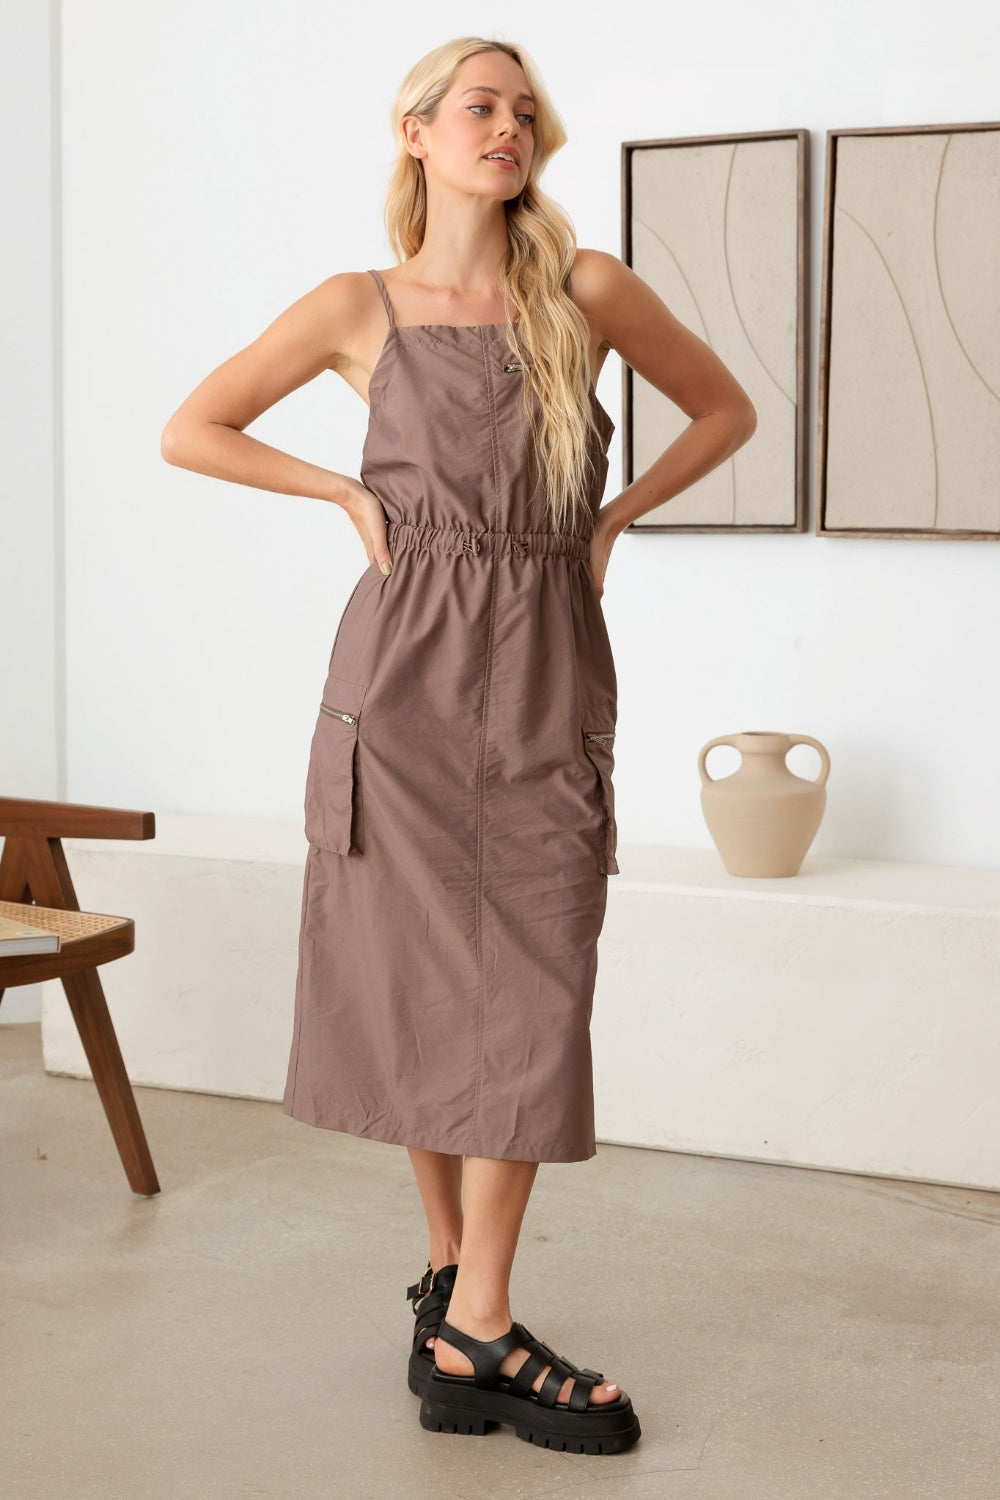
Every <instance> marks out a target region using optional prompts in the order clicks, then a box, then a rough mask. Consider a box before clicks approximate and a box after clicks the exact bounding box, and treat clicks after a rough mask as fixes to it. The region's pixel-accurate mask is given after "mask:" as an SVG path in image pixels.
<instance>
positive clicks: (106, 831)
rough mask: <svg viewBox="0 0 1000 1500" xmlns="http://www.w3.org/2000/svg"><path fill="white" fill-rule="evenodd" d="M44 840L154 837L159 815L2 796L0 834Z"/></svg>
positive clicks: (130, 809)
mask: <svg viewBox="0 0 1000 1500" xmlns="http://www.w3.org/2000/svg"><path fill="white" fill-rule="evenodd" d="M7 834H17V835H20V836H22V837H24V836H29V837H35V838H45V839H155V837H156V817H155V814H153V813H151V812H136V811H134V810H133V809H132V808H127V807H88V806H87V805H86V804H84V803H82V802H40V801H37V800H36V799H35V798H32V797H0V835H2V836H5V835H7Z"/></svg>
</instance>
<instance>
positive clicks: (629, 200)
mask: <svg viewBox="0 0 1000 1500" xmlns="http://www.w3.org/2000/svg"><path fill="white" fill-rule="evenodd" d="M808 206H809V132H808V130H772V131H752V132H748V133H746V134H741V135H712V136H681V137H674V138H668V139H664V140H646V141H625V142H623V145H622V249H623V259H624V261H625V263H626V264H627V265H629V266H630V267H631V268H632V269H633V270H634V271H635V272H636V273H637V274H638V275H640V276H641V277H642V278H643V280H644V281H646V282H648V283H649V285H651V286H652V287H653V289H654V291H656V292H657V293H658V294H659V295H660V296H661V297H662V298H663V301H664V302H665V303H666V304H667V306H668V307H669V308H670V310H671V312H673V313H674V315H675V316H676V317H678V318H679V319H680V321H681V322H682V323H684V324H685V325H686V326H687V327H689V328H691V329H692V330H693V331H694V332H695V333H697V334H698V336H699V337H700V338H702V339H704V341H705V342H706V343H707V344H709V345H710V347H711V348H712V349H714V350H715V352H716V353H717V354H718V355H719V357H720V359H722V360H723V362H724V363H725V364H726V365H727V367H728V368H729V369H731V370H732V372H733V374H734V375H735V376H736V378H737V379H738V380H739V382H740V384H741V385H742V386H743V387H744V389H745V390H746V391H747V393H748V395H749V396H750V399H751V400H752V401H753V402H754V405H755V406H756V407H757V414H758V425H757V431H756V432H755V433H754V436H753V438H752V439H751V441H750V442H749V443H747V444H745V445H744V446H743V447H742V448H741V449H740V450H739V451H738V452H737V453H736V454H734V455H733V457H732V458H730V459H729V460H727V461H726V462H725V463H724V464H720V465H718V466H717V467H716V469H714V470H713V471H712V472H711V473H709V474H706V475H704V476H703V477H702V478H701V479H699V480H697V481H696V482H695V483H694V484H693V485H690V486H689V487H688V488H687V489H686V490H684V491H682V492H681V493H680V494H679V495H676V496H674V497H673V498H672V499H670V500H667V501H665V502H664V504H663V505H660V506H657V507H656V508H655V509H654V510H652V511H648V512H647V513H646V515H644V516H640V517H639V518H638V520H636V521H633V522H631V523H630V525H629V526H628V527H627V528H626V529H627V530H629V531H694V532H717V531H718V532H748V531H760V532H782V531H789V532H802V531H805V530H806V529H807V526H808V522H807V493H808V470H809V456H808V432H809V422H808V419H809V411H808V352H809V351H808V325H809V296H808V288H809V217H808ZM622 381H623V388H622V413H623V424H622V425H623V432H622V443H623V450H624V451H623V469H624V485H625V487H627V486H628V485H629V484H631V483H632V481H633V479H634V478H635V477H636V475H637V474H640V473H643V472H644V471H645V470H646V469H647V468H648V467H649V466H650V464H651V463H652V462H654V461H655V459H656V458H657V457H658V456H659V454H660V453H661V452H662V451H663V449H664V448H666V447H668V446H669V444H670V443H671V442H672V441H673V439H674V438H675V437H676V436H677V435H678V434H679V433H680V432H681V431H682V430H683V428H684V427H686V426H687V423H688V420H689V419H688V417H687V416H686V414H685V413H684V412H683V411H681V410H680V408H679V407H677V406H676V405H675V404H674V403H673V402H671V401H669V400H668V399H667V397H665V396H664V395H663V394H662V392H660V391H658V390H657V389H656V388H655V387H654V386H652V385H651V384H650V383H649V382H648V381H645V380H644V379H643V378H642V377H641V376H640V375H638V374H637V373H636V372H635V371H633V370H632V369H631V368H630V367H629V366H628V365H626V364H625V363H624V362H623V367H622Z"/></svg>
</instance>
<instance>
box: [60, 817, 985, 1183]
mask: <svg viewBox="0 0 1000 1500" xmlns="http://www.w3.org/2000/svg"><path fill="white" fill-rule="evenodd" d="M67 852H68V858H69V863H70V868H71V871H72V872H73V875H74V879H75V882H76V887H77V894H78V896H79V898H80V904H81V905H82V906H84V907H86V908H89V909H91V910H95V911H107V912H113V913H116V914H121V915H125V916H131V917H133V918H134V919H135V923H136V951H135V953H133V954H131V955H130V956H129V957H128V958H125V959H120V960H118V961H117V962H116V963H113V964H109V965H107V966H106V967H105V968H104V969H103V970H102V976H103V979H104V985H105V990H106V993H107V995H108V1002H109V1005H110V1007H111V1011H112V1015H113V1017H114V1020H115V1026H116V1029H117V1031H118V1035H119V1038H120V1040H121V1045H122V1051H123V1054H124V1056H125V1060H126V1063H127V1066H128V1069H129V1074H130V1076H131V1078H132V1079H133V1081H134V1082H136V1083H142V1084H152V1085H156V1086H159V1087H164V1088H176V1089H193V1090H197V1091H200V1092H205V1093H217V1094H229V1095H235V1096H238V1097H249V1098H257V1099H267V1100H279V1099H280V1098H281V1093H282V1089H283V1086H284V1075H285V1065H286V1062H287V1056H288V1046H289V1042H290V1038H291V1025H292V1006H293V997H294V985H295V960H296V943H297V936H298V922H299V912H300V903H301V894H302V867H303V863H304V860H305V855H306V845H305V840H304V837H303V835H302V830H301V826H300V825H299V824H298V822H296V821H285V820H267V819H226V818H213V817H196V816H188V815H184V816H182V815H161V816H159V817H158V818H157V837H156V839H155V840H154V841H151V842H149V843H146V844H124V843H122V844H107V843H104V842H102V841H99V840H86V839H75V840H72V841H68V842H67ZM619 864H620V867H621V872H622V873H621V874H620V875H614V876H611V877H610V879H609V899H608V916H607V921H606V924H605V929H604V933H603V935H602V937H601V947H600V956H599V965H598V980H597V995H596V998H595V1005H594V1017H593V1028H592V1032H593V1042H594V1074H595V1086H596V1093H597V1132H598V1138H599V1139H600V1140H603V1141H612V1142H621V1143H624V1144H628V1145H638V1146H650V1147H658V1148H661V1149H662V1148H665V1149H669V1150H674V1151H691V1152H696V1153H700V1154H709V1155H720V1156H732V1157H741V1158H748V1159H751V1160H758V1161H774V1162H784V1163H790V1164H796V1165H801V1166H811V1167H827V1168H833V1169H836V1170H839V1171H848V1172H862V1173H874V1174H879V1175H890V1176H898V1177H913V1178H917V1179H920V1180H923V1181H928V1182H942V1183H953V1184H960V1185H966V1186H970V1187H979V1188H992V1189H1000V1091H998V1090H997V1087H996V1078H997V1076H998V1064H1000V1014H998V1010H1000V1007H998V1005H997V998H998V995H1000V870H990V869H987V870H973V869H964V868H952V867H947V866H932V865H915V864H883V863H879V862H875V861H870V860H849V859H830V858H810V857H809V856H807V858H806V860H805V862H804V864H803V867H802V871H801V872H800V874H799V875H797V876H794V877H790V878H788V879H768V880H752V879H749V878H745V877H738V876H730V875H727V874H726V872H725V869H724V867H723V865H722V862H721V860H720V859H719V857H718V855H717V854H716V853H715V851H714V849H662V848H654V847H649V846H642V845H620V846H619ZM42 1035H43V1043H44V1056H45V1065H46V1068H47V1069H48V1070H49V1071H50V1072H54V1073H68V1074H71V1075H72V1076H75V1077H89V1076H90V1074H89V1069H88V1067H87V1064H86V1059H85V1058H84V1056H83V1052H82V1049H81V1047H80V1044H79V1040H78V1038H77V1035H76V1031H75V1028H74V1026H73V1023H72V1020H71V1018H70V1015H69V1011H68V1008H67V1006H66V1003H65V998H64V996H63V992H62V987H61V986H60V985H58V984H47V985H45V986H43V1007H42ZM151 1144H153V1143H151Z"/></svg>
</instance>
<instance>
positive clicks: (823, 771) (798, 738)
mask: <svg viewBox="0 0 1000 1500" xmlns="http://www.w3.org/2000/svg"><path fill="white" fill-rule="evenodd" d="M789 739H790V740H791V742H792V744H791V745H789V747H788V749H789V750H791V748H792V745H811V746H812V747H813V749H814V750H817V751H818V752H819V758H820V760H821V761H822V765H821V766H820V768H819V775H818V776H816V777H812V778H810V777H809V776H803V777H801V778H800V780H802V781H809V780H812V782H813V785H814V786H826V779H827V777H828V776H829V774H830V757H829V755H828V754H827V750H826V746H825V745H821V744H820V742H819V740H814V739H813V738H812V736H811V735H808V734H792V735H789Z"/></svg>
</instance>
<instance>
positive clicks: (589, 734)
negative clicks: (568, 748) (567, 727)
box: [583, 729, 615, 740]
mask: <svg viewBox="0 0 1000 1500" xmlns="http://www.w3.org/2000/svg"><path fill="white" fill-rule="evenodd" d="M583 737H584V739H587V740H613V739H614V737H615V736H614V731H612V732H611V733H610V734H598V732H597V730H596V729H595V730H593V731H591V730H589V729H585V730H584V731H583Z"/></svg>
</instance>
